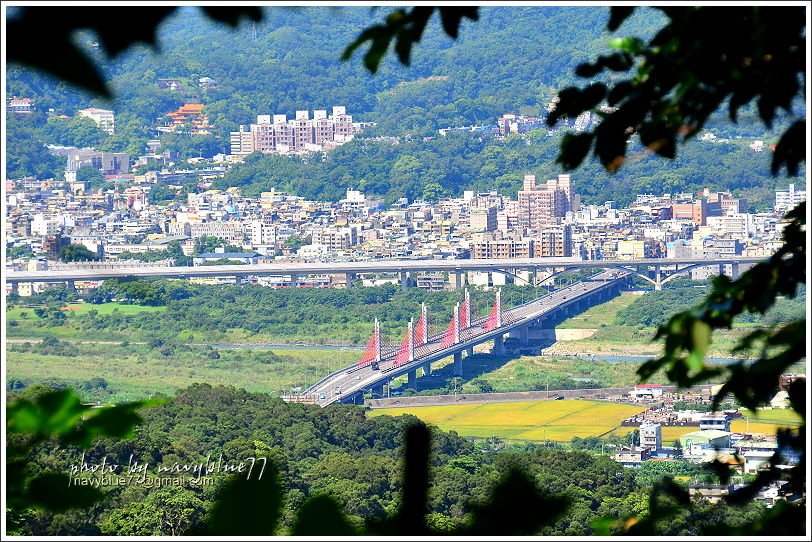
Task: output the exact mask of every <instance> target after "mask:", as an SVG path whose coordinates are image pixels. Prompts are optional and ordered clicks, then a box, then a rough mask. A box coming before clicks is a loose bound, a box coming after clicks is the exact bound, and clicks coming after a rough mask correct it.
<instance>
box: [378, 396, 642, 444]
mask: <svg viewBox="0 0 812 542" xmlns="http://www.w3.org/2000/svg"><path fill="white" fill-rule="evenodd" d="M643 410H644V408H643V407H637V406H631V405H623V404H616V403H603V402H598V401H584V400H580V399H572V400H565V401H522V402H511V403H487V404H462V405H440V406H421V407H400V408H386V409H375V410H372V411H370V412H369V414H368V415H369V416H383V415H390V416H400V415H402V414H412V415H414V416H417V417H418V418H420V419H421V420H423V421H424V422H426V423H430V424H433V425H436V426H438V427H440V428H441V429H443V430H445V431H451V430H453V431H456V432H457V433H459V434H460V435H463V436H467V437H483V438H484V437H492V436H493V437H500V438H505V439H510V440H553V441H559V442H569V441H570V440H571V439H572V438H573V437H581V438H584V437H590V436H600V435H603V434H605V433H608V432H610V431H612V430H614V429H616V428H618V426H619V424H620V422H622V421H623V419H625V418H627V417H629V416H633V415H634V414H637V413H639V412H642V411H643ZM624 429H626V428H621V429H619V431H622V430H624ZM629 429H632V428H629ZM623 432H626V431H623Z"/></svg>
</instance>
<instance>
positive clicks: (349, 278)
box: [344, 273, 355, 288]
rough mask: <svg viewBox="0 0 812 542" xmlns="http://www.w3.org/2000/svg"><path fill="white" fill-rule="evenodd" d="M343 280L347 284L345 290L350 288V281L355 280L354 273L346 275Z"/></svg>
mask: <svg viewBox="0 0 812 542" xmlns="http://www.w3.org/2000/svg"><path fill="white" fill-rule="evenodd" d="M344 280H345V281H346V283H347V288H352V281H354V280H355V273H347V274H346V276H345V278H344Z"/></svg>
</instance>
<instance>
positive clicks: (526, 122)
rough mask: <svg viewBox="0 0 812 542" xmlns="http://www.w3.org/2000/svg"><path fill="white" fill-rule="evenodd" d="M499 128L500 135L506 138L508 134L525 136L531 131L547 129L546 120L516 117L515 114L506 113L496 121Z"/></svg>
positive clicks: (522, 116) (523, 116)
mask: <svg viewBox="0 0 812 542" xmlns="http://www.w3.org/2000/svg"><path fill="white" fill-rule="evenodd" d="M496 124H497V126H498V127H499V135H501V136H505V135H508V134H523V133H525V132H529V131H530V130H537V129H540V128H545V126H544V119H541V118H536V117H528V116H525V115H516V114H514V113H506V114H504V115H502V116H501V117H499V118H498V119H497V120H496Z"/></svg>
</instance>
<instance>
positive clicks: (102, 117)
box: [77, 107, 116, 135]
mask: <svg viewBox="0 0 812 542" xmlns="http://www.w3.org/2000/svg"><path fill="white" fill-rule="evenodd" d="M77 113H78V114H79V116H80V117H87V118H89V119H91V120H93V122H95V123H96V124H97V125H98V126H99V128H100V129H101V130H103V131H105V132H107V133H108V134H110V135H113V134H114V133H115V131H116V117H115V115H114V114H113V112H112V111H109V110H107V109H97V108H95V107H91V108H89V109H80V110H79V111H77Z"/></svg>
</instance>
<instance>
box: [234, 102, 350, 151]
mask: <svg viewBox="0 0 812 542" xmlns="http://www.w3.org/2000/svg"><path fill="white" fill-rule="evenodd" d="M361 129H362V128H360V127H359V128H358V130H361ZM355 133H356V128H355V127H354V126H353V122H352V116H351V115H348V114H347V111H346V108H345V107H344V106H334V107H333V109H332V115H329V116H328V115H327V110H324V109H319V110H315V111H313V118H312V119H311V118H310V113H309V112H308V111H304V110H299V111H296V115H295V117H294V118H293V119H290V120H288V118H287V116H286V115H258V116H257V122H256V123H255V124H251V125H250V127H249V128H248V129H246V128H245V127H244V126H240V129H239V131H237V132H231V133H230V138H229V141H230V143H231V154H233V155H246V154H250V153H252V152H263V153H271V152H275V153H280V154H301V153H304V152H314V151H322V150H330V149H332V148H335V147H336V146H337V145H341V144H343V143H346V142H347V141H349V140H351V139H352V138H353V137H354V135H355ZM247 134H250V138H249V135H247Z"/></svg>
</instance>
